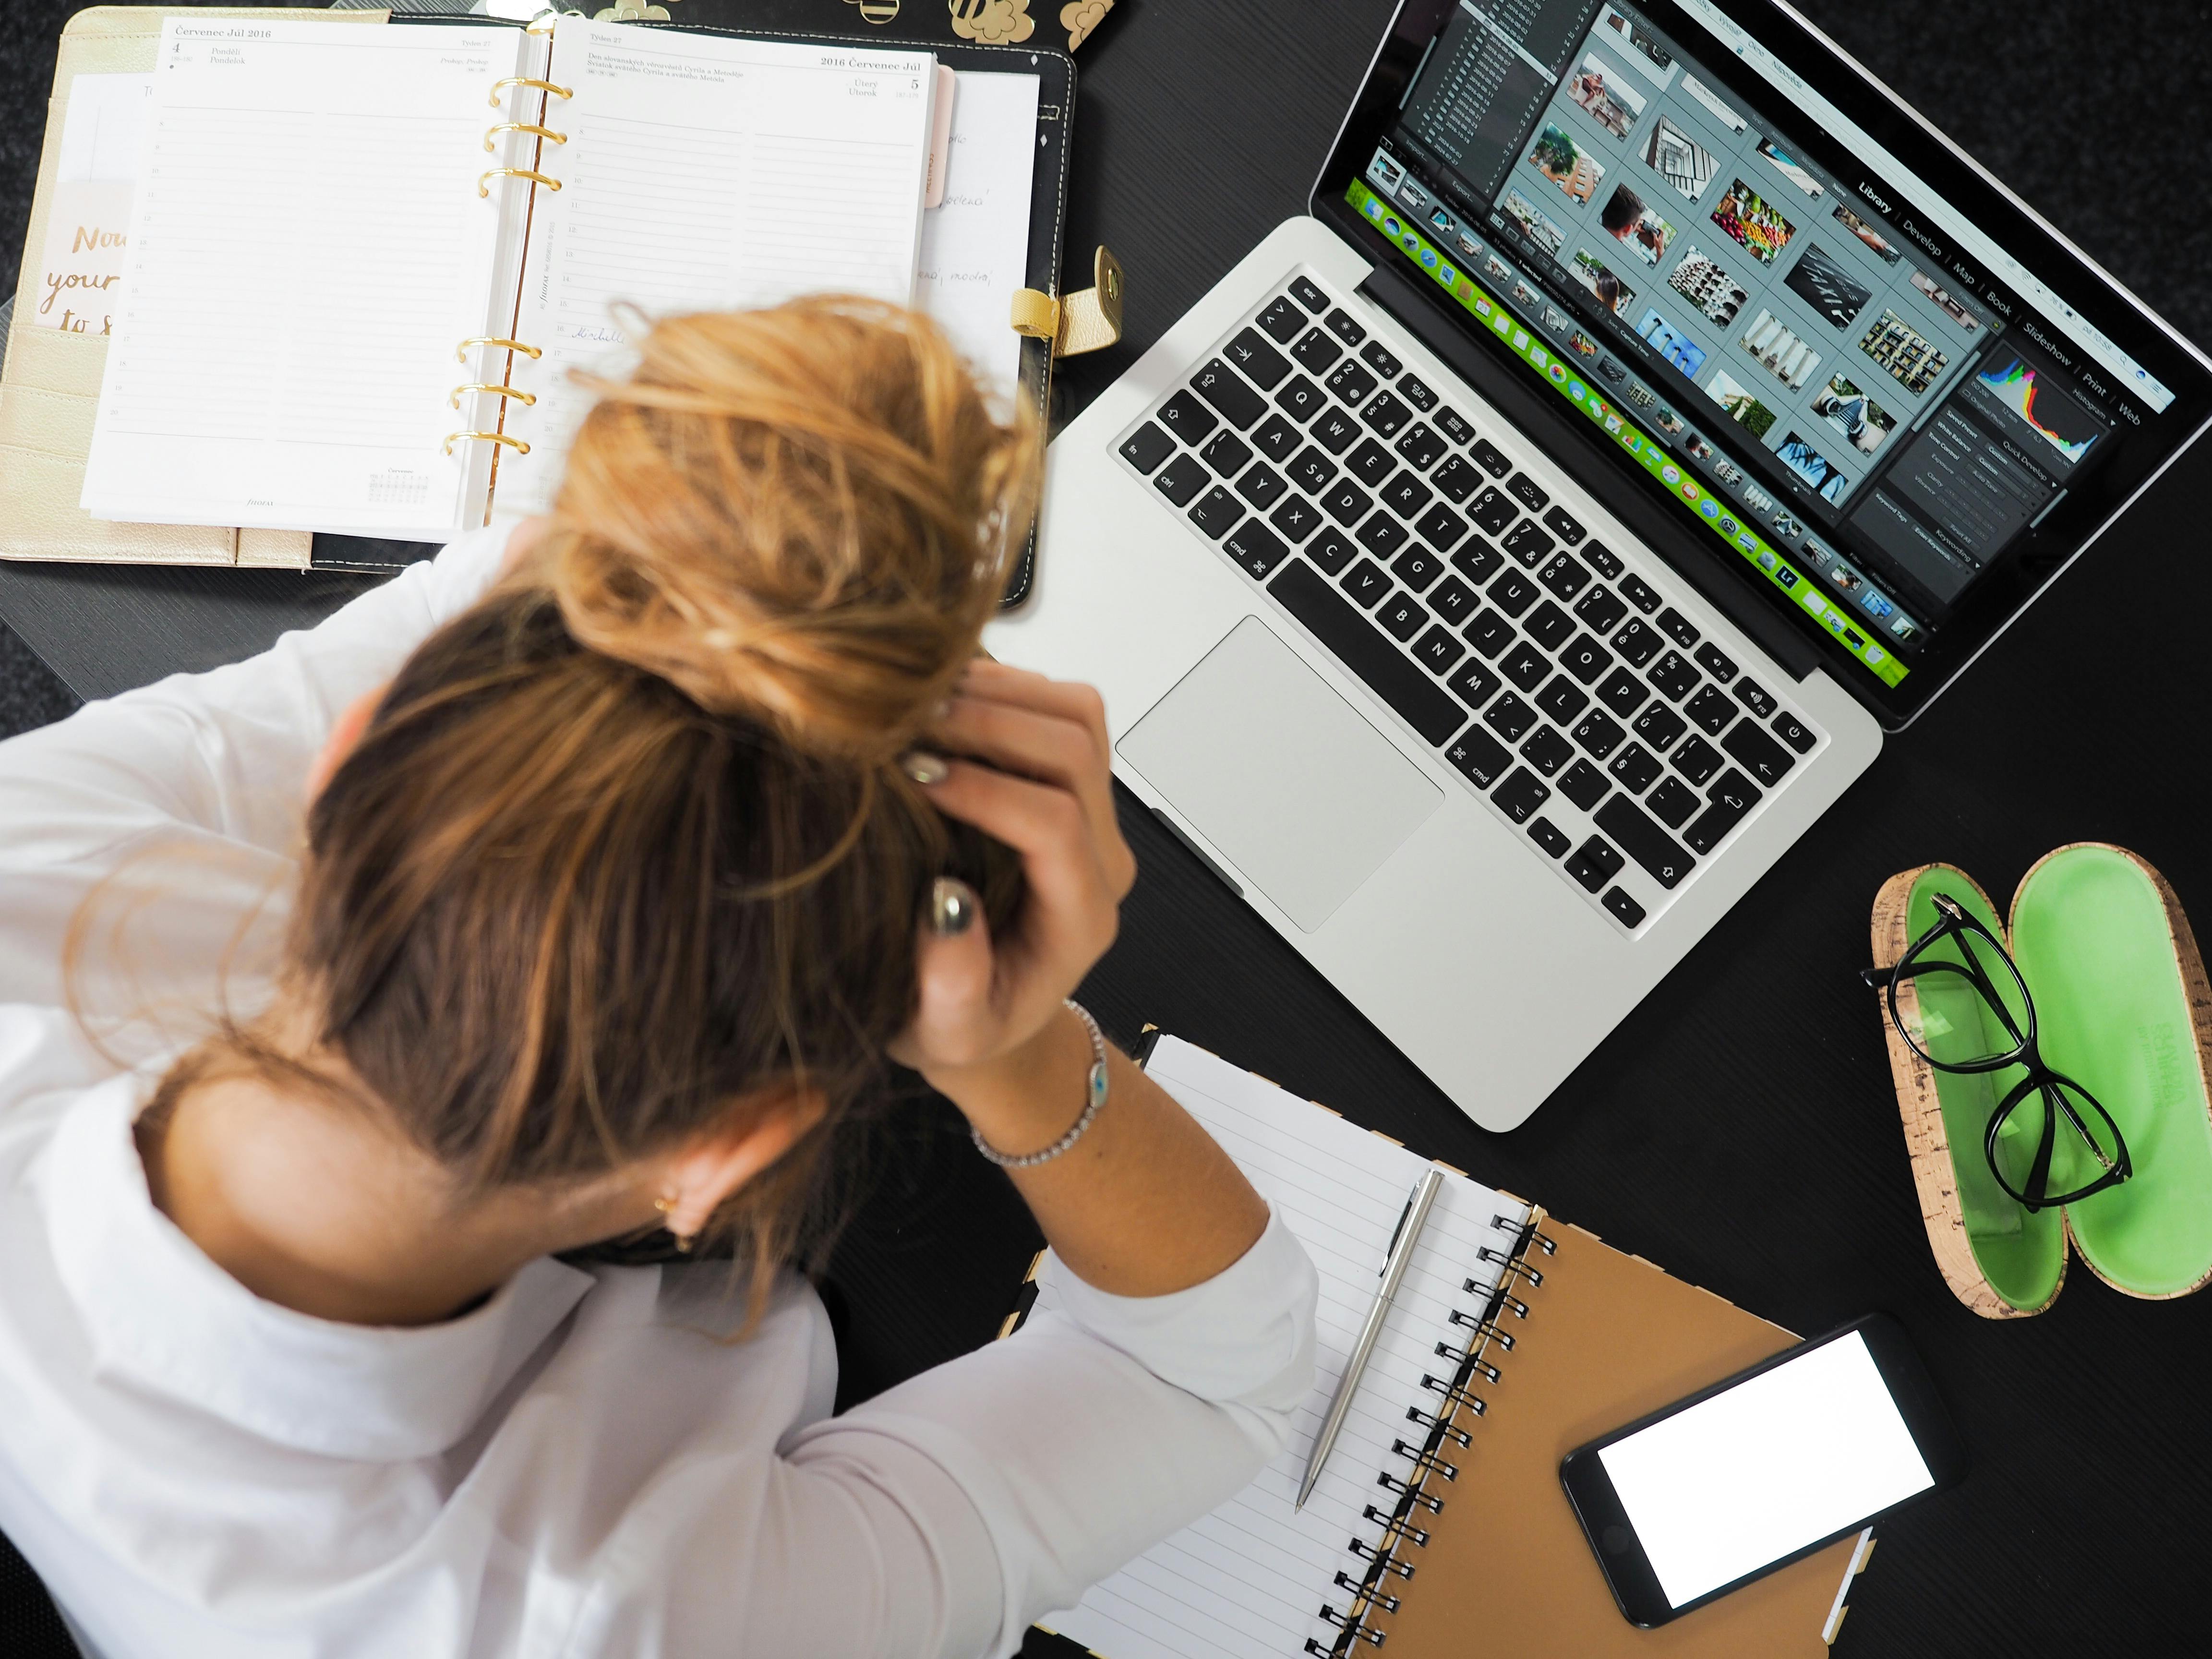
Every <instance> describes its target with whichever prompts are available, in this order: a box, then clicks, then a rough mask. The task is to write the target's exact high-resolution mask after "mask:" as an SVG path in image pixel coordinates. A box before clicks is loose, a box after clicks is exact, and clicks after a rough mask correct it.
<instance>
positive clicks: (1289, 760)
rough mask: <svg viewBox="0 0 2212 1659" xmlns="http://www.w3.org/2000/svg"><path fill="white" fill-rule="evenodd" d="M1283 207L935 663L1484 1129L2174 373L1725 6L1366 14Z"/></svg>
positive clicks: (1933, 153)
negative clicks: (976, 674)
mask: <svg viewBox="0 0 2212 1659" xmlns="http://www.w3.org/2000/svg"><path fill="white" fill-rule="evenodd" d="M1906 157H1910V158H1911V159H1910V161H1906V160H1905V159H1902V158H1906ZM1309 208H1310V211H1309V214H1308V215H1307V216H1303V217H1299V218H1296V219H1292V220H1291V221H1289V222H1285V224H1283V225H1281V226H1280V227H1279V228H1277V229H1276V230H1275V231H1274V233H1273V234H1271V235H1270V236H1269V237H1268V238H1267V240H1265V241H1264V242H1262V243H1261V245H1260V246H1258V247H1256V248H1255V249H1254V250H1253V251H1252V252H1250V253H1249V255H1247V256H1246V257H1245V258H1244V259H1243V261H1241V262H1240V263H1239V264H1237V267H1236V269H1235V270H1232V271H1231V272H1230V273H1229V275H1228V276H1225V278H1223V280H1222V281H1221V282H1220V283H1218V284H1217V285H1216V286H1215V288H1214V289H1213V290H1212V292H1211V293H1210V294H1208V295H1206V298H1205V299H1204V300H1202V301H1200V302H1199V304H1198V305H1197V306H1195V307H1194V308H1193V309H1192V310H1191V311H1190V312H1188V313H1187V314H1186V315H1185V316H1184V317H1183V318H1182V319H1181V320H1180V321H1179V322H1177V323H1176V325H1175V326H1174V327H1173V328H1171V329H1170V330H1169V331H1168V333H1167V335H1166V336H1165V337H1164V338H1163V339H1162V340H1161V341H1160V342H1159V343H1158V344H1157V345H1156V346H1154V347H1153V348H1152V349H1151V350H1150V351H1148V352H1147V353H1146V355H1145V356H1144V357H1143V359H1142V360H1141V361H1140V362H1138V363H1137V364H1136V366H1135V367H1134V368H1132V369H1131V370H1130V371H1129V372H1128V373H1127V374H1126V375H1124V376H1123V377H1122V378H1121V380H1120V381H1119V382H1117V383H1116V384H1115V386H1113V387H1112V389H1110V390H1109V392H1106V393H1105V394H1104V395H1103V396H1102V397H1100V398H1098V400H1097V402H1096V403H1094V404H1091V407H1090V408H1089V409H1088V410H1086V411H1085V413H1084V415H1083V416H1081V418H1079V420H1077V421H1076V422H1073V424H1072V425H1071V426H1070V427H1069V428H1067V429H1066V431H1065V432H1064V433H1063V434H1061V435H1060V437H1059V439H1058V440H1057V441H1055V442H1054V444H1053V446H1052V450H1051V460H1050V469H1049V475H1048V482H1047V489H1046V497H1045V512H1044V518H1043V522H1042V531H1041V535H1040V539H1039V546H1040V548H1041V556H1040V559H1039V564H1038V570H1037V576H1036V587H1035V590H1034V593H1033V596H1032V597H1031V599H1030V601H1029V603H1028V604H1027V605H1026V606H1024V608H1022V609H1021V610H1019V611H1014V612H1012V613H1010V614H1009V615H1008V616H1007V617H1005V618H1004V619H1002V620H1001V621H1000V622H998V623H995V624H994V626H993V628H992V629H991V630H990V633H989V635H988V638H987V643H988V645H989V647H990V648H991V649H992V650H993V651H994V652H995V653H998V654H1000V656H1002V657H1004V658H1006V659H1010V660H1012V661H1014V662H1018V663H1021V664H1024V665H1029V666H1031V667H1035V668H1038V669H1041V670H1043V671H1048V672H1050V673H1053V674H1055V675H1060V676H1064V677H1072V678H1080V679H1085V680H1089V681H1091V682H1092V683H1094V684H1097V686H1098V687H1099V688H1100V689H1101V690H1102V691H1103V693H1104V695H1105V698H1106V703H1107V708H1108V711H1109V719H1110V721H1111V726H1112V733H1113V738H1114V743H1115V767H1116V771H1117V774H1118V775H1120V776H1121V778H1122V779H1123V780H1124V781H1126V782H1127V785H1128V786H1129V787H1130V788H1131V789H1133V791H1135V792H1136V793H1137V794H1138V795H1139V797H1140V798H1141V799H1143V800H1144V801H1145V802H1146V804H1147V805H1150V806H1151V807H1152V809H1153V810H1154V811H1156V812H1157V813H1158V815H1159V816H1160V817H1162V818H1163V819H1164V821H1165V822H1166V823H1168V824H1169V825H1170V826H1171V827H1172V828H1173V829H1175V830H1176V833H1177V834H1178V835H1180V836H1181V837H1182V839H1183V840H1184V841H1185V842H1187V843H1188V845H1189V846H1190V847H1191V848H1193V849H1194V851H1195V852H1196V853H1197V854H1199V855H1200V857H1202V858H1204V859H1205V860H1207V861H1208V862H1209V863H1211V864H1212V866H1213V867H1214V869H1215V870H1216V871H1217V872H1218V873H1219V874H1220V875H1221V876H1222V878H1224V879H1225V880H1226V881H1228V882H1229V883H1230V884H1232V885H1233V886H1234V887H1235V888H1236V889H1237V890H1238V891H1239V892H1241V893H1242V894H1243V896H1244V897H1245V899H1246V900H1248V901H1249V902H1250V903H1251V904H1252V905H1253V907H1254V908H1255V909H1257V910H1258V911H1259V912H1260V913H1261V915H1264V916H1265V917H1267V920H1268V921H1270V922H1271V923H1273V925H1274V927H1276V928H1277V929H1278V930H1279V932H1280V933H1282V935H1283V937H1284V938H1285V939H1288V940H1290V941H1291V944H1293V945H1296V946H1297V948H1298V949H1299V950H1300V951H1303V952H1304V954H1305V956H1306V957H1308V958H1309V959H1310V961H1311V962H1312V963H1314V964H1315V965H1316V967H1317V968H1319V969H1321V970H1322V972H1323V973H1325V974H1326V975H1328V977H1329V979H1330V980H1331V981H1333V982H1334V984H1335V985H1336V986H1337V987H1340V989H1341V990H1342V991H1343V992H1344V993H1345V994H1346V995H1348V996H1349V997H1350V998H1351V999H1352V1000H1353V1001H1354V1002H1355V1003H1356V1004H1358V1006H1359V1008H1360V1010H1361V1011H1362V1012H1364V1014H1366V1015H1367V1017H1368V1018H1370V1019H1371V1020H1372V1021H1373V1022H1374V1023H1375V1024H1376V1026H1378V1027H1379V1028H1381V1030H1383V1032H1384V1033H1386V1034H1387V1035H1388V1036H1389V1037H1390V1038H1391V1039H1392V1040H1393V1041H1395V1042H1396V1043H1397V1044H1398V1045H1399V1046H1400V1047H1401V1048H1402V1049H1403V1050H1404V1051H1405V1052H1406V1053H1407V1054H1408V1055H1410V1056H1411V1057H1412V1058H1413V1060H1414V1061H1415V1062H1416V1063H1418V1064H1419V1066H1421V1067H1422V1068H1423V1069H1424V1070H1425V1072H1426V1073H1428V1074H1429V1076H1430V1077H1431V1078H1432V1079H1434V1080H1435V1081H1436V1083H1437V1085H1439V1086H1440V1087H1441V1088H1443V1091H1445V1092H1446V1093H1447V1094H1449V1096H1450V1097H1452V1098H1453V1100H1455V1102H1457V1103H1458V1104H1459V1106H1460V1107H1461V1109H1462V1110H1464V1111H1465V1112H1466V1113H1467V1114H1468V1116H1469V1117H1471V1118H1473V1119H1474V1121H1476V1122H1478V1123H1480V1124H1481V1125H1483V1126H1484V1127H1487V1128H1492V1129H1509V1128H1511V1127H1513V1126H1514V1125H1516V1124H1517V1123H1519V1122H1520V1121H1522V1119H1524V1118H1525V1117H1527V1116H1528V1114H1529V1113H1530V1112H1532V1111H1534V1109H1536V1107H1537V1106H1538V1105H1539V1104H1540V1103H1541V1102H1542V1101H1543V1100H1544V1098H1545V1097H1546V1096H1547V1095H1548V1094H1549V1093H1550V1092H1551V1091H1553V1088H1554V1087H1556V1086H1557V1085H1558V1084H1559V1082H1560V1080H1561V1079H1564V1078H1565V1076H1566V1075H1567V1073H1569V1072H1570V1071H1571V1069H1572V1068H1573V1067H1574V1066H1575V1065H1576V1064H1577V1062H1578V1061H1579V1060H1582V1058H1583V1056H1584V1055H1585V1054H1588V1053H1589V1050H1590V1049H1591V1048H1593V1047H1594V1046H1595V1044H1596V1043H1597V1042H1598V1041H1599V1040H1600V1039H1601V1037H1603V1036H1604V1035H1605V1034H1606V1032H1607V1030H1610V1029H1611V1028H1612V1027H1613V1024H1614V1023H1615V1022H1616V1021H1618V1020H1619V1019H1620V1018H1621V1016H1622V1015H1623V1014H1624V1013H1626V1012H1627V1011H1628V1010H1629V1009H1630V1008H1631V1007H1632V1006H1634V1005H1635V1004H1636V1003H1637V1001H1638V1000H1639V999H1640V998H1642V997H1643V996H1644V994H1645V993H1646V992H1647V991H1649V990H1650V988H1651V987H1652V986H1654V985H1655V984H1656V983H1657V982H1658V981H1659V979H1660V978H1661V976H1662V975H1664V974H1666V973H1667V971H1668V969H1671V968H1672V967H1674V964H1675V963H1677V962H1679V961H1680V959H1681V957H1682V956H1683V954H1684V953H1685V952H1686V951H1688V950H1689V948H1690V947H1691V945H1693V944H1694V943H1695V942H1696V941H1697V940H1698V939H1699V937H1700V936H1702V935H1703V934H1704V933H1705V931H1706V929H1707V928H1709V927H1711V926H1712V925H1713V923H1714V922H1715V921H1717V919H1718V918H1719V917H1720V916H1721V915H1723V914H1724V913H1725V912H1726V911H1727V910H1728V909H1729V908H1730V907H1731V906H1733V905H1734V904H1735V903H1736V902H1737V901H1738V900H1739V899H1741V897H1742V896H1744V894H1745V893H1746V892H1747V891H1748V890H1750V888H1751V887H1752V885H1753V883H1754V882H1756V881H1757V880H1758V879H1759V877H1760V875H1762V874H1763V873H1764V872H1765V871H1766V870H1767V868H1768V867H1769V866H1771V865H1772V864H1773V863H1774V861H1775V860H1777V859H1778V857H1780V855H1781V854H1782V853H1783V851H1784V848H1788V847H1789V846H1790V843H1791V842H1794V841H1796V839H1797V837H1798V836H1800V835H1801V834H1802V833H1803V832H1804V830H1805V829H1806V827H1807V826H1808V824H1810V823H1812V822H1813V821H1814V819H1815V818H1817V817H1820V815H1821V814H1822V813H1823V812H1825V811H1827V810H1828V809H1829V808H1830V806H1831V805H1833V804H1834V803H1835V801H1836V799H1837V798H1838V796H1840V795H1842V794H1843V793H1844V790H1845V789H1846V788H1847V787H1849V786H1850V783H1851V781H1853V780H1854V779H1855V778H1857V777H1858V776H1859V775H1860V774H1861V773H1863V772H1864V771H1865V770H1866V769H1868V767H1869V766H1870V765H1871V764H1872V763H1873V762H1874V759H1875V756H1876V754H1877V753H1878V752H1879V751H1880V750H1881V744H1882V739H1883V736H1884V733H1885V732H1900V731H1902V730H1903V729H1904V728H1905V726H1909V725H1910V724H1911V721H1912V720H1913V718H1914V716H1916V715H1917V714H1918V713H1919V712H1920V711H1921V710H1922V709H1923V708H1926V707H1927V705H1928V703H1929V700H1930V699H1932V698H1933V697H1934V696H1936V693H1937V692H1939V691H1940V690H1942V688H1943V686H1944V685H1946V684H1948V683H1949V681H1950V680H1951V679H1952V678H1953V677H1954V676H1955V675H1957V674H1958V673H1959V672H1960V671H1961V670H1963V669H1964V668H1965V667H1966V665H1968V664H1969V663H1970V662H1972V659H1974V658H1975V657H1976V656H1977V655H1978V653H1980V652H1981V651H1982V650H1983V649H1984V648H1985V647H1987V646H1988V645H1989V644H1990V641H1992V640H1993V639H1994V638H1995V637H1996V635H1998V634H1999V633H2001V632H2002V630H2003V629H2004V628H2005V626H2006V625H2007V624H2008V623H2009V622H2010V621H2011V619H2012V618H2013V617H2015V616H2017V615H2018V614H2019V613H2020V611H2021V610H2022V609H2023V608H2024V607H2025V606H2026V605H2027V604H2028V603H2029V602H2030V600H2032V599H2033V598H2034V596H2035V594H2036V593H2037V592H2039V590H2040V589H2041V588H2042V587H2043V586H2045V584H2046V583H2048V582H2049V581H2050V580H2051V578H2052V577H2054V576H2055V575H2056V574H2057V573H2058V572H2059V571H2060V570H2062V569H2063V568H2065V566H2066V565H2067V563H2068V562H2069V561H2070V560H2072V559H2073V558H2074V557H2075V556H2078V555H2079V554H2080V553H2081V551H2082V550H2083V549H2084V548H2086V547H2087V545H2088V544H2090V542H2092V541H2093V539H2095V538H2096V537H2097V535H2098V534H2099V533H2100V532H2101V531H2102V530H2103V529H2104V527H2105V526H2106V525H2107V524H2108V523H2110V522H2111V520H2112V519H2113V518H2114V516H2115V515H2116V514H2118V513H2119V511H2120V510H2121V509H2122V508H2123V507H2125V506H2126V504H2127V503H2128V502H2129V501H2131V500H2132V499H2133V498H2134V497H2135V496H2136V495H2137V494H2139V493H2140V492H2141V491H2142V489H2144V488H2145V487H2146V486H2147V485H2148V483H2149V482H2150V481H2151V480H2152V479H2153V478H2154V477H2156V476H2157V475H2158V474H2159V473H2160V471H2162V470H2163V469H2164V468H2165V467H2166V466H2168V465H2171V464H2172V461H2173V460H2174V459H2175V458H2176V457H2177V456H2178V455H2179V454H2180V453H2182V451H2183V450H2184V449H2185V448H2186V447H2188V446H2189V445H2190V443H2191V442H2192V441H2194V440H2195V438H2196V437H2197V435H2199V433H2200V432H2201V431H2202V429H2203V427H2204V425H2205V424H2206V422H2207V417H2208V415H2209V414H2212V362H2208V361H2207V360H2206V359H2205V358H2204V357H2203V356H2201V355H2200V354H2199V353H2197V351H2195V350H2194V349H2192V348H2191V347H2190V346H2189V345H2188V344H2187V343H2185V342H2184V341H2183V340H2182V339H2181V338H2180V337H2179V335H2177V334H2176V333H2174V331H2172V329H2170V328H2169V327H2167V326H2166V325H2165V324H2163V323H2162V322H2160V320H2159V319H2157V318H2156V317H2155V316H2154V315H2153V314H2152V313H2150V312H2149V311H2148V309H2147V308H2146V307H2143V306H2142V304H2141V302H2140V301H2136V300H2135V299H2133V298H2132V297H2130V295H2127V294H2126V293H2125V292H2124V290H2123V289H2120V288H2119V286H2118V284H2117V283H2115V282H2114V281H2113V280H2112V278H2111V277H2110V276H2108V275H2107V274H2106V273H2105V272H2104V271H2103V270H2101V269H2100V267H2099V266H2098V265H2097V264H2095V263H2094V262H2093V260H2092V259H2091V258H2089V256H2088V255H2087V254H2086V253H2084V252H2082V251H2081V250H2080V249H2078V248H2076V247H2075V246H2073V245H2072V244H2070V243H2069V242H2067V241H2066V240H2064V239H2063V238H2062V237H2061V236H2060V235H2059V234H2057V232H2056V231H2054V230H2053V229H2052V228H2051V227H2050V226H2048V225H2046V224H2045V223H2044V222H2042V221H2040V220H2039V219H2038V218H2037V217H2036V216H2034V215H2033V213H2032V212H2031V211H2030V210H2028V209H2027V207H2026V206H2025V205H2024V204H2021V202H2020V201H2018V200H2017V198H2015V197H2013V196H2012V195H2010V194H2009V193H2008V191H2005V190H2004V189H2003V188H2002V186H2001V185H1998V184H1997V183H1996V181H1995V180H1994V179H1990V177H1989V176H1988V175H1987V174H1986V173H1983V172H1982V171H1981V170H1980V169H1979V168H1978V167H1976V166H1975V165H1974V163H1973V162H1972V161H1970V160H1969V159H1967V158H1966V156H1965V155H1961V154H1960V152H1959V151H1957V150H1956V149H1954V148H1953V147H1952V146H1950V145H1949V144H1948V143H1946V142H1945V141H1943V140H1942V137H1941V136H1940V135H1938V134H1937V133H1936V132H1935V131H1933V130H1932V129H1930V128H1929V127H1928V126H1926V125H1924V124H1923V123H1922V122H1920V121H1919V120H1918V119H1917V118H1916V117H1915V116H1913V115H1912V114H1911V112H1909V111H1908V110H1906V109H1905V107H1904V106H1903V105H1902V104H1900V103H1899V101H1897V100H1895V99H1894V97H1893V95H1892V94H1889V93H1887V91H1886V90H1884V89H1883V88H1881V87H1880V86H1879V85H1877V84H1876V83H1875V82H1873V81H1872V80H1871V78H1870V77H1869V76H1867V75H1866V74H1865V72H1864V71H1863V70H1861V69H1859V68H1858V67H1857V65H1856V64H1852V63H1851V62H1850V60H1849V59H1847V58H1845V57H1844V55H1843V54H1842V53H1841V52H1840V51H1839V50H1838V48H1837V47H1836V46H1834V45H1833V44H1832V42H1830V41H1829V40H1826V38H1825V37H1824V36H1822V35H1820V33H1817V32H1816V31H1815V30H1814V29H1813V27H1811V26H1810V25H1809V24H1808V23H1807V22H1806V21H1804V20H1803V19H1802V18H1801V17H1800V16H1798V15H1797V14H1796V13H1795V12H1794V11H1791V10H1789V9H1786V8H1784V7H1782V6H1779V5H1776V4H1771V3H1766V0H1725V3H1717V0H1649V3H1644V0H1638V3H1628V0H1610V3H1608V0H1526V3H1516V4H1512V5H1507V4H1504V3H1501V0H1406V3H1405V4H1403V5H1402V6H1401V9H1400V10H1399V13H1398V15H1397V17H1396V18H1395V21H1394V22H1393V24H1392V27H1391V30H1390V33H1389V35H1388V37H1387V38H1386V39H1385V40H1383V43H1382V46H1381V47H1380V48H1379V50H1378V52H1377V53H1376V58H1375V61H1374V64H1373V65H1372V66H1371V68H1370V70H1369V73H1368V76H1367V79H1366V82H1365V84H1364V87H1363V88H1362V89H1361V92H1360V94H1359V97H1358V101H1357V103H1356V104H1355V105H1354V106H1353V107H1352V111H1351V112H1350V114H1349V115H1348V117H1347V118H1346V122H1345V124H1344V127H1343V130H1342V131H1341V133H1340V137H1339V138H1338V141H1337V144H1336V147H1335V151H1334V155H1332V156H1331V157H1330V158H1329V161H1328V165H1327V167H1325V168H1324V170H1323V171H1322V175H1321V177H1320V179H1319V180H1318V182H1317V183H1316V186H1315V189H1314V192H1313V196H1312V198H1311V200H1310V204H1309ZM2109 556H2112V557H2124V556H2128V552H2127V550H2124V549H2115V550H2113V551H2112V554H2110V555H2109ZM2013 735H2014V736H2015V738H2017V736H2018V734H2013Z"/></svg>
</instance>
